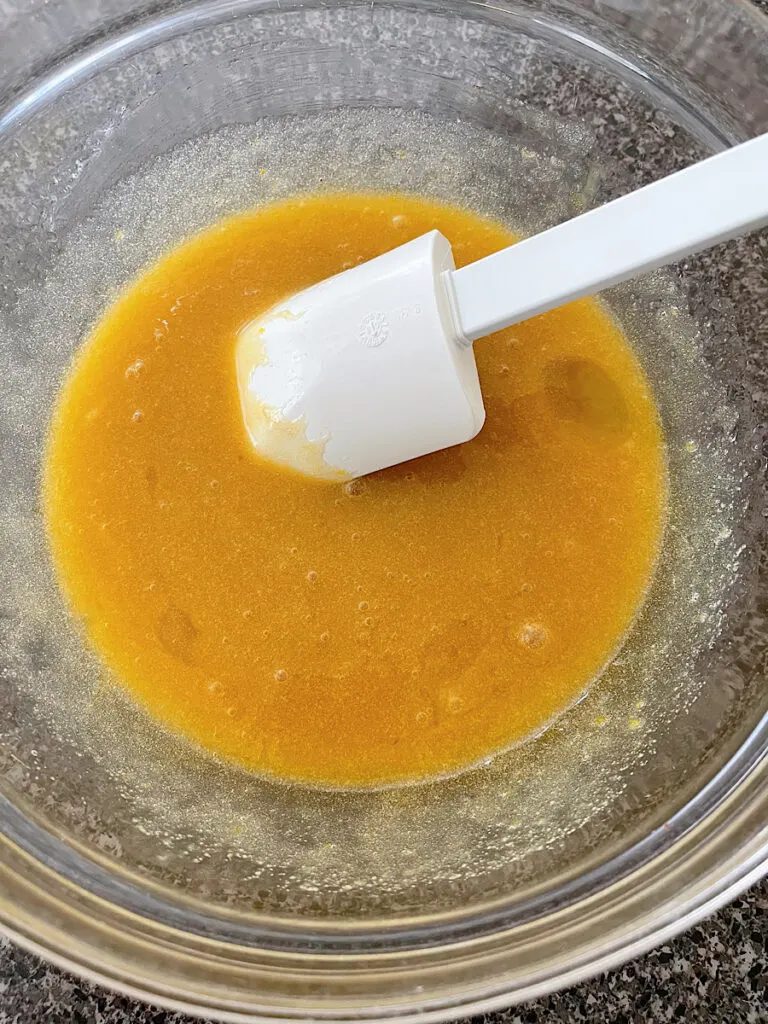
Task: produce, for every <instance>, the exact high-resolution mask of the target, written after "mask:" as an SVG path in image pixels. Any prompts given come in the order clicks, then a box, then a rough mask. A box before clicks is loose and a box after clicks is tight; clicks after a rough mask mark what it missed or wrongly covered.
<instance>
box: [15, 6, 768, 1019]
mask: <svg viewBox="0 0 768 1024" xmlns="http://www.w3.org/2000/svg"><path fill="white" fill-rule="evenodd" d="M47 2H48V0H40V3H41V5H42V4H45V3H47ZM80 2H81V3H83V4H84V7H87V6H88V4H89V2H90V0H80ZM756 3H757V5H758V6H759V7H761V8H762V9H764V10H765V11H766V12H767V13H768V0H756ZM37 4H38V0H32V6H37ZM2 5H3V0H0V7H2ZM107 6H108V7H109V3H108V4H107ZM110 9H111V8H110ZM81 10H83V8H81ZM86 13H87V12H86ZM84 17H85V14H84ZM476 1020H477V1021H478V1022H479V1021H481V1020H482V1021H483V1022H484V1024H564V1022H568V1024H578V1022H599V1024H602V1022H606V1024H609V1022H610V1024H662V1022H667V1021H685V1022H702V1024H707V1022H712V1024H725V1022H727V1024H755V1022H762V1021H766V1022H768V880H765V881H763V882H762V883H760V884H758V885H757V886H755V887H754V888H753V889H751V890H750V891H749V892H747V893H745V894H744V895H743V896H741V897H740V898H738V899H736V900H735V901H734V902H733V903H732V904H731V905H730V906H727V907H725V908H724V909H723V910H721V911H720V912H719V913H718V914H716V915H715V916H714V917H712V918H710V919H709V920H707V921H704V922H701V923H700V924H699V925H697V926H696V927H694V928H692V929H691V930H690V931H688V932H687V933H686V934H684V935H681V936H680V937H678V938H677V939H675V940H674V941H671V942H669V943H667V944H666V945H663V946H661V947H659V948H658V949H655V950H653V951H652V952H650V953H648V954H646V955H645V956H643V957H639V958H638V959H636V960H633V961H631V962H630V963H628V964H626V965H625V966H623V967H620V968H618V969H616V970H614V971H609V972H607V973H605V974H603V975H600V976H599V977H597V978H594V979H592V980H590V981H587V982H584V983H583V984H581V985H576V986H574V987H572V988H569V989H567V990H565V991H563V992H559V993H556V994H554V995H551V996H548V997H546V998H544V999H540V1000H538V1001H536V1002H534V1003H527V1004H525V1005H523V1006H518V1007H515V1008H512V1009H510V1010H507V1011H504V1012H499V1013H495V1014H489V1015H487V1016H485V1017H482V1018H476ZM43 1021H45V1022H46V1024H65V1022H66V1024H70V1022H72V1024H193V1018H190V1017H187V1016H185V1015H183V1014H177V1013H170V1012H166V1011H163V1010H159V1009H156V1008H153V1007H149V1006H146V1005H144V1004H140V1003H137V1002H135V1001H133V1000H130V999H126V998H124V997H122V996H117V995H113V994H111V993H109V992H107V991H105V990H103V989H101V988H99V987H96V986H93V985H90V984H87V983H85V982H83V981H80V980H79V979H76V978H74V977H72V976H71V975H69V974H66V973H64V972H63V971H60V970H58V969H57V968H54V967H51V966H49V965H48V964H46V963H45V962H43V961H42V960H40V959H39V958H38V957H36V956H34V955H32V954H30V953H26V952H24V951H22V950H20V949H18V948H16V947H15V946H13V945H12V944H11V943H10V942H8V941H7V940H6V939H3V938H0V1024H38V1022H41V1024H42V1022H43ZM461 1024H465V1022H461Z"/></svg>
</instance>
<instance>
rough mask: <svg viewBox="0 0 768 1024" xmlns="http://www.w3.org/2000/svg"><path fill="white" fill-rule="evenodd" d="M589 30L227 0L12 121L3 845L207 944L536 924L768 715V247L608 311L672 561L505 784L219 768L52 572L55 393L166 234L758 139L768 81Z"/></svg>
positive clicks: (138, 41) (4, 191) (47, 93)
mask: <svg viewBox="0 0 768 1024" xmlns="http://www.w3.org/2000/svg"><path fill="white" fill-rule="evenodd" d="M713 6H718V5H713ZM588 15H589V5H544V6H541V5H535V4H526V3H520V4H515V3H509V4H506V3H502V4H497V5H495V6H494V7H492V8H491V7H487V8H486V7H483V6H478V5H472V4H468V3H460V2H456V3H453V2H439V3H438V2H434V3H430V2H416V0H414V2H412V3H409V2H397V0H392V2H381V3H379V2H378V0H377V3H376V4H375V5H374V4H371V3H356V2H339V3H333V4H327V3H320V2H317V3H299V2H295V3H289V2H283V3H282V4H280V3H268V2H258V0H253V2H251V3H248V2H241V3H229V4H228V3H223V2H211V3H208V4H203V5H200V6H196V7H194V8H191V7H190V8H186V9H182V10H181V11H180V12H179V11H175V12H174V13H170V14H168V15H166V16H162V17H158V18H156V19H155V20H154V21H151V22H147V23H146V24H145V25H143V27H140V28H137V29H136V30H135V31H133V32H129V33H126V34H124V35H123V36H121V37H119V41H118V42H117V43H107V44H101V45H100V46H96V47H95V48H93V49H92V50H90V51H88V54H87V55H86V56H85V57H83V58H77V59H74V60H72V61H70V63H69V64H68V65H66V66H65V67H64V68H63V70H62V72H61V74H59V75H57V76H54V77H52V78H51V79H49V80H47V81H46V82H45V83H44V84H43V85H41V86H39V87H37V88H36V89H33V90H31V91H30V92H28V93H27V94H26V95H25V98H24V99H23V100H22V102H20V103H17V104H16V105H15V106H13V105H11V106H9V107H8V108H7V113H6V114H5V116H0V167H2V175H0V238H2V240H3V241H2V245H1V246H0V381H1V382H2V383H1V384H0V431H2V478H3V481H4V486H3V488H2V489H0V520H1V521H2V523H3V528H4V536H5V541H4V544H3V548H2V552H1V553H0V581H1V582H0V592H1V593H2V595H3V597H2V609H1V613H0V629H1V630H2V644H1V646H0V671H2V677H3V686H2V689H0V706H1V708H2V712H1V713H0V781H1V784H2V793H3V798H4V801H5V803H4V805H3V807H4V827H5V828H6V830H7V833H8V835H9V836H10V837H11V838H12V839H14V841H16V842H17V843H19V844H21V845H22V846H23V847H25V848H26V849H28V850H29V851H30V852H32V853H33V854H34V856H36V857H37V858H39V859H41V860H43V861H44V862H45V863H46V864H47V865H49V866H50V867H52V868H53V869H54V870H56V871H58V872H59V873H60V874H63V875H65V876H67V877H69V878H71V879H73V880H75V881H76V882H77V884H79V885H82V886H84V887H86V888H89V889H90V890H91V891H93V892H97V893H99V894H100V895H103V896H105V897H106V898H107V899H108V900H110V901H111V902H113V903H118V904H121V905H123V906H126V907H128V908H132V909H134V910H137V911H138V912H139V913H141V914H143V915H146V916H149V917H152V918H154V919H155V920H158V921H167V922H172V923H176V924H178V925H180V926H181V927H183V928H184V929H186V930H189V931H197V932H199V933H200V934H206V935H212V934H215V935H217V936H221V937H223V938H233V939H234V938H237V939H238V940H240V941H253V942H258V943H260V944H266V945H270V944H273V945H275V946H278V947H280V946H282V945H284V944H286V943H294V944H295V943H299V944H301V943H309V942H310V941H311V942H314V943H318V942H319V943H321V944H322V943H327V944H328V946H329V948H331V947H332V946H334V944H338V943H343V942H344V941H345V938H344V936H345V935H347V934H349V935H351V934H352V932H351V931H349V932H347V931H345V929H353V930H354V935H355V941H356V942H358V943H359V942H361V941H367V939H366V938H365V936H368V935H370V936H373V935H374V934H375V935H376V936H377V938H376V941H377V942H378V943H379V944H380V945H381V948H386V947H387V944H388V943H389V942H390V941H392V942H394V941H395V939H394V938H393V936H397V942H398V943H400V944H402V943H403V942H406V943H413V944H419V943H427V942H432V941H434V937H435V935H436V934H439V935H441V936H443V937H444V936H445V935H446V934H448V932H447V929H448V928H449V927H450V928H451V929H458V930H459V931H460V930H461V929H462V928H470V927H478V928H481V927H490V926H491V925H490V924H489V922H492V921H493V920H494V914H495V913H503V915H504V919H505V920H507V921H520V920H524V919H526V918H528V917H531V916H535V915H536V914H537V913H538V912H539V910H540V908H542V907H544V906H546V905H548V903H549V902H550V901H551V900H553V899H556V900H559V901H561V902H562V901H567V900H569V899H575V898H576V896H577V895H578V894H580V893H583V892H585V891H587V890H588V889H590V888H594V887H599V886H601V885H604V884H606V882H607V881H609V880H611V879H613V878H616V877H618V876H619V875H620V874H621V873H622V872H624V871H626V870H628V868H629V866H631V865H632V864H633V863H637V862H639V861H641V860H643V859H645V858H648V857H650V856H652V855H654V853H656V852H658V851H659V850H660V849H662V848H663V847H664V844H665V843H666V842H667V841H668V840H669V838H670V837H672V838H673V837H674V834H675V830H676V829H679V828H682V827H683V826H682V825H680V824H679V823H677V819H676V818H675V817H674V816H675V814H676V813H677V812H678V811H679V810H680V809H681V808H682V807H683V806H684V805H685V804H687V803H688V802H689V801H690V800H693V799H695V798H696V794H697V793H699V792H700V791H701V790H702V787H703V786H704V784H705V783H706V782H707V781H709V780H710V779H711V778H713V777H714V775H715V773H716V772H717V771H718V770H719V769H720V768H721V767H722V766H723V765H724V764H725V762H726V760H727V759H728V757H729V756H730V755H731V754H733V753H734V752H735V751H736V750H737V749H738V748H739V747H740V745H741V744H742V743H743V741H744V739H745V737H746V736H747V735H748V734H749V733H750V732H751V730H752V729H753V728H754V726H755V724H756V723H757V721H758V719H759V716H760V713H761V711H762V710H763V702H764V699H765V698H764V696H763V690H764V688H763V685H762V682H763V676H762V672H763V665H764V659H765V650H766V646H765V644H766V626H765V620H764V614H763V610H764V598H763V595H764V593H765V589H764V588H765V583H764V579H763V578H762V575H761V573H762V571H764V564H765V557H764V556H765V551H766V546H765V535H764V531H763V524H762V519H761V518H760V510H761V508H762V472H761V464H760V462H759V458H760V449H761V445H762V441H763V435H762V429H761V427H760V424H762V423H765V422H766V419H767V418H766V416H765V408H764V405H765V395H766V394H768V390H766V387H765V381H764V375H765V371H764V369H763V367H762V366H761V359H762V354H761V352H760V347H759V346H760V342H761V335H760V332H761V329H762V328H761V325H762V324H763V323H764V322H765V318H766V314H767V313H768V284H766V281H765V278H764V275H763V274H761V272H760V267H761V259H762V251H761V247H760V239H759V238H751V239H745V240H741V241H739V242H737V243H731V244H729V245H727V246H720V247H718V249H716V250H714V251H713V252H712V253H710V254H706V255H704V256H701V257H699V258H697V259H695V260H689V261H687V262H686V263H685V265H683V266H680V267H677V268H674V269H673V270H671V271H668V272H664V273H658V274H655V275H651V276H650V277H649V278H646V279H644V280H642V281H640V282H636V283H634V284H632V285H630V286H625V287H622V288H621V289H617V290H615V291H614V292H612V293H610V294H608V295H606V296H605V301H606V303H607V304H608V305H609V307H610V308H611V310H612V311H613V312H614V314H615V316H616V317H617V318H618V320H619V321H620V322H621V324H622V325H623V327H624V329H625V331H626V332H627V335H628V337H629V338H630V340H631V342H632V344H633V345H634V346H635V347H636V350H637V351H638V353H639V354H640V357H641V359H642V362H643V365H644V367H645V369H646V372H647V374H648V376H649V379H650V380H651V382H652V384H653V386H654V389H655V393H656V396H657V400H658V403H659V407H660V410H661V414H662V417H663V421H664V427H665V431H666V437H667V443H668V449H669V467H670V480H671V490H672V505H671V509H670V518H669V524H668V528H667V533H666V540H665V546H664V551H663V554H662V558H661V560H660V564H659V569H658V573H657V576H656V579H655V582H654V585H653V589H652V593H651V595H650V598H649V600H648V603H647V606H646V607H645V609H644V610H643V612H642V614H641V615H640V617H639V619H638V621H637V622H636V624H635V626H634V628H633V630H632V631H631V634H630V635H629V637H628V638H627V641H626V643H625V645H624V647H623V649H622V650H621V651H620V653H619V655H618V656H617V657H616V658H615V659H614V660H613V662H612V663H611V665H610V666H608V667H607V669H606V671H605V672H604V674H603V675H602V677H601V678H600V680H599V681H597V682H596V683H595V685H594V686H593V688H592V689H591V690H590V692H589V693H588V694H587V695H586V696H585V698H584V699H583V700H582V701H581V702H580V703H579V704H578V705H577V706H575V707H574V708H572V709H571V710H570V711H569V712H568V713H567V714H565V715H564V716H563V717H562V718H561V719H560V720H559V721H558V722H557V723H556V724H555V725H554V726H553V727H552V728H551V729H549V731H548V732H546V733H545V734H544V735H542V736H540V737H538V738H536V739H534V740H532V741H530V742H529V743H527V744H525V745H523V746H521V747H518V748H516V749H514V750H511V751H509V752H508V753H506V754H504V755H501V756H499V757H497V758H495V759H493V760H492V761H491V762H490V763H488V764H487V765H484V766H483V767H481V768H480V769H478V770H475V771H472V772H468V773H466V774H464V775H462V776H461V777H458V778H456V779H453V780H448V781H444V782H440V783H434V784H431V785H423V786H411V787H401V788H396V789H389V790H382V791H377V792H367V793H363V792H359V793H339V792H322V791H317V790H310V789H302V788H299V787H292V788H289V787H286V786H282V785H279V784H275V783H272V782H268V781H265V780H262V779H259V778H256V777H254V776H252V775H249V774H246V773H244V772H242V771H240V770H239V769H237V768H235V767H233V766H231V765H226V764H221V763H217V762H215V761H214V760H213V759H211V758H210V757H208V756H206V755H204V754H202V753H199V752H197V751H195V750H193V749H191V748H190V747H189V746H188V745H187V744H185V743H184V742H183V741H180V740H176V739H174V738H172V737H169V736H168V735H166V734H165V733H164V732H163V731H162V730H160V729H159V728H158V727H157V726H156V725H155V724H154V723H152V722H151V721H149V720H148V719H147V718H146V717H145V716H144V715H143V713H142V712H141V711H140V710H138V709H137V708H136V707H134V706H133V705H132V703H131V702H130V700H128V699H127V698H126V697H125V696H124V695H123V693H122V691H121V690H120V688H119V687H118V686H115V685H114V684H113V682H112V681H111V680H109V679H108V678H107V676H106V674H105V672H104V670H103V669H102V668H101V667H100V665H99V662H98V659H97V657H96V656H95V655H94V654H93V653H92V652H91V651H90V650H88V649H87V648H86V647H85V646H84V645H83V643H82V641H81V638H80V631H79V628H78V624H77V623H76V622H73V621H72V620H71V619H70V618H69V617H68V615H67V613H66V610H65V609H64V607H63V604H62V601H61V599H60V597H59V595H58V593H57V590H56V586H55V583H54V581H53V578H52V572H51V566H50V562H49V558H48V554H47V551H46V545H45V539H44V535H43V529H42V523H41V519H40V513H39V507H38V486H39V471H40V464H41V457H42V452H43V445H44V440H45V432H46V427H47V421H48V416H49V413H50V409H51V405H52V402H53V399H54V396H55V393H56V389H57V387H58V384H59V382H60V381H61V378H62V375H63V374H64V372H65V371H66V368H67V365H68V363H69V361H70V359H71V357H72V355H73V353H74V352H75V351H76V349H77V347H78V345H79V344H80V343H81V341H82V340H83V338H84V336H85V334H86V333H87V331H88V328H89V326H90V325H91V324H93V323H94V321H95V320H96V319H97V318H98V317H99V315H100V313H101V312H102V311H103V310H104V309H105V307H106V306H107V304H108V303H109V302H110V301H111V299H112V298H113V297H114V295H115V294H116V292H117V290H118V289H119V288H120V287H121V286H122V285H123V284H124V283H125V282H126V281H128V280H130V279H131V278H132V277H133V276H134V275H135V274H136V273H137V272H138V271H139V270H140V269H141V268H142V267H144V266H146V265H147V263H148V262H150V261H151V260H153V259H154V258H156V257H157V256H159V255H160V254H161V253H162V252H163V251H165V250H166V249H167V248H168V247H169V246H171V245H173V244H174V243H176V242H178V241H180V240H181V239H183V238H185V237H187V236H189V235H190V234H192V233H193V232H195V231H197V230H198V229H201V228H203V227H205V226H207V225H209V224H211V223H212V222H214V221H215V220H217V219H218V218H220V217H221V216H223V215H225V214H227V213H230V212H234V211H238V210H243V209H247V208H249V207H252V206H254V205H258V204H262V203H266V202H270V201H272V200H275V199H277V198H280V197H282V196H287V195H290V194H294V193H297V192H305V191H317V190H324V189H343V188H350V189H367V190H376V189H380V190H406V191H415V192H421V193H426V194H428V195H431V196H435V197H438V198H441V199H446V200H450V201H454V202H459V203H462V204H466V205H468V206H470V207H472V208H474V209H476V210H478V211H480V212H482V213H486V214H489V215H492V216H494V217H497V218H499V219H501V220H503V221H505V222H506V223H508V224H509V225H510V226H511V227H512V228H514V229H516V230H518V231H521V232H523V233H527V232H531V231H534V230H538V229H540V228H543V227H545V226H548V225H551V224H553V223H557V222H558V221H560V220H562V219H564V218H566V217H569V216H572V215H574V214H576V213H578V212H581V211H583V210H585V209H588V208H589V207H591V206H594V205H597V204H599V203H601V202H603V201H605V200H606V199H609V198H612V197H614V196H616V195H619V194H621V193H622V192H624V191H627V190H628V189H630V188H633V187H637V186H639V185H641V184H644V183H646V182H648V181H650V180H653V179H654V178H656V177H658V176H660V175H662V174H664V173H667V172H669V171H672V170H674V169H676V168H678V167H681V166H684V165H685V164H686V163H688V162H690V161H692V160H694V159H696V158H698V157H701V156H704V155H706V154H707V153H709V152H712V151H713V150H714V149H716V148H719V147H720V146H722V145H723V144H725V143H727V142H728V141H733V140H734V139H738V138H739V137H742V136H746V135H748V134H750V133H752V132H754V131H755V130H757V128H758V127H760V125H759V116H760V115H759V107H760V102H761V101H760V95H758V93H757V92H755V100H756V101H757V102H750V103H742V104H741V106H740V105H739V103H738V102H735V101H734V102H732V103H731V104H730V106H729V105H728V103H726V102H725V101H723V102H722V103H721V102H720V94H719V93H718V92H717V91H716V82H714V80H713V82H712V83H711V84H712V87H713V88H712V91H711V92H708V91H707V90H706V89H705V84H706V83H705V82H704V80H703V79H702V76H701V73H699V74H698V77H697V76H695V75H694V74H693V73H692V72H691V73H689V74H688V75H687V77H686V74H685V73H684V71H685V66H683V68H682V70H681V68H680V67H676V66H675V65H674V62H673V59H672V58H670V60H669V62H668V63H667V64H666V65H665V64H660V63H658V61H656V62H654V60H653V59H652V57H653V54H655V53H659V52H663V46H662V45H661V43H659V42H658V40H654V39H650V40H646V46H647V50H646V51H643V50H642V47H641V44H640V43H639V42H638V41H637V40H636V39H634V40H633V37H632V35H631V31H630V29H631V27H630V28H627V27H625V28H624V29H623V30H622V26H621V24H620V20H615V21H614V24H613V26H612V27H611V28H610V31H609V28H606V26H605V25H602V26H601V25H599V24H598V22H596V21H590V20H589V17H588ZM653 26H654V30H657V31H658V32H660V33H662V36H663V32H662V29H661V28H660V27H659V24H658V22H657V21H654V22H653ZM649 31H650V29H649ZM601 32H602V35H600V33H601ZM597 39H601V40H606V39H608V40H609V41H611V42H613V43H615V50H611V49H610V48H609V47H608V46H607V45H605V44H604V42H603V43H601V45H599V46H598V45H596V42H595V40H597ZM662 42H663V43H664V45H666V46H667V47H668V49H671V47H670V46H669V40H668V39H667V40H666V42H665V41H664V38H662ZM654 47H655V49H654ZM681 53H682V51H678V54H677V57H676V58H675V60H678V59H679V60H681V61H683V58H684V57H685V54H684V53H683V56H682V57H681ZM683 64H684V61H683ZM732 70H733V69H732ZM713 73H714V72H713ZM739 74H740V72H739V71H738V69H737V70H734V71H733V74H732V75H731V77H730V78H729V83H731V87H732V88H733V89H735V88H736V87H737V86H740V84H741V83H740V80H739ZM734 83H735V84H734ZM744 87H745V88H747V85H746V84H745V86H744ZM758 88H759V83H758V85H756V86H755V85H754V83H753V89H754V90H757V89H758ZM731 99H733V96H732V97H731ZM729 102H730V101H729ZM762 109H763V111H764V110H765V109H768V107H766V106H765V105H763V107H762ZM756 110H758V112H755V111H756ZM739 111H742V112H741V113H739ZM763 116H764V114H763ZM260 168H266V170H267V174H260V173H259V169H260ZM763 340H764V339H763ZM606 571H609V567H606ZM698 799H699V803H698V804H694V805H693V807H694V812H693V813H694V817H695V815H696V814H697V813H700V814H703V813H704V812H705V810H706V809H707V807H708V806H709V805H708V803H707V800H708V799H709V797H707V798H705V797H703V796H702V797H699V798H698ZM697 808H698V809H697ZM669 822H671V823H672V827H671V829H670V830H668V831H669V832H670V836H666V835H665V834H664V830H663V829H662V830H660V831H659V827H660V826H661V825H662V824H663V823H668V824H669ZM452 934H454V933H452ZM361 936H362V938H361Z"/></svg>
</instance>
